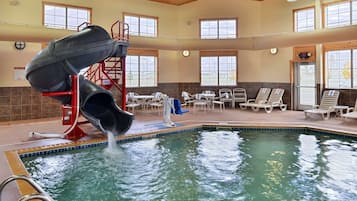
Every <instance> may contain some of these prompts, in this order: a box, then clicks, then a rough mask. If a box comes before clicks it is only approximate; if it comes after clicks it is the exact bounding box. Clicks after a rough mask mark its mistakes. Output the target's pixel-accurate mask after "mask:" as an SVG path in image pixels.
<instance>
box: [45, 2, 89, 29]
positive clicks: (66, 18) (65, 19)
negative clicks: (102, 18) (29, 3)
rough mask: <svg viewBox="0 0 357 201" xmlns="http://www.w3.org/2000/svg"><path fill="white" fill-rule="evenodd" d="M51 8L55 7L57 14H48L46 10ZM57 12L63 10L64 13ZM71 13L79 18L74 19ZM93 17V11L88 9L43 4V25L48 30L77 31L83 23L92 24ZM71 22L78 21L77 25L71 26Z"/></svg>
mask: <svg viewBox="0 0 357 201" xmlns="http://www.w3.org/2000/svg"><path fill="white" fill-rule="evenodd" d="M49 7H53V9H55V11H54V12H55V13H47V9H46V8H49ZM56 10H57V11H60V10H62V13H60V14H58V13H57V14H56ZM71 13H72V14H75V15H77V16H75V17H74V16H72V15H71ZM91 15H92V9H91V8H88V7H81V6H72V5H67V4H56V3H48V2H43V13H42V16H43V25H44V26H45V27H47V28H53V29H67V30H77V28H78V26H79V25H81V24H82V23H84V22H87V23H91ZM49 18H53V19H52V20H49ZM71 21H76V22H75V23H76V25H71V24H72V23H70V22H71Z"/></svg>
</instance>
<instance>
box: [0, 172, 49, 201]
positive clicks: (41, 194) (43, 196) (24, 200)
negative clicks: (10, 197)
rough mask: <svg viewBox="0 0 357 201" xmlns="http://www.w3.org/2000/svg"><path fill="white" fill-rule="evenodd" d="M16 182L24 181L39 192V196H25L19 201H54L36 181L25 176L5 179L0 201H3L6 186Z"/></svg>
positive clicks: (0, 188) (0, 190) (1, 188)
mask: <svg viewBox="0 0 357 201" xmlns="http://www.w3.org/2000/svg"><path fill="white" fill-rule="evenodd" d="M16 180H23V181H25V182H27V183H28V184H30V185H31V186H32V187H33V188H34V189H35V190H36V191H37V192H38V194H31V195H24V196H22V197H21V198H20V199H19V201H27V200H32V199H40V200H43V201H54V200H53V199H52V198H51V197H50V196H49V195H48V194H47V193H46V191H44V190H43V189H42V188H41V186H39V185H38V184H37V183H36V182H35V181H34V180H32V179H31V178H30V177H27V176H23V175H12V176H10V177H8V178H7V179H5V180H4V181H3V182H2V183H1V184H0V201H1V193H2V191H3V189H4V188H5V186H6V185H7V184H9V183H10V182H12V181H16Z"/></svg>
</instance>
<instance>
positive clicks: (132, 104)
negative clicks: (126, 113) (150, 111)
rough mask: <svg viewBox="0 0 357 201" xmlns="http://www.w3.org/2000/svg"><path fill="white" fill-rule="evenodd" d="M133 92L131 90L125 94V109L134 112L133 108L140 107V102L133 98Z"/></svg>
mask: <svg viewBox="0 0 357 201" xmlns="http://www.w3.org/2000/svg"><path fill="white" fill-rule="evenodd" d="M134 94H135V93H133V92H129V93H128V94H127V95H126V105H125V107H126V109H127V110H129V109H131V112H132V113H134V112H135V108H137V107H140V103H138V102H137V100H136V99H133V98H132V96H134Z"/></svg>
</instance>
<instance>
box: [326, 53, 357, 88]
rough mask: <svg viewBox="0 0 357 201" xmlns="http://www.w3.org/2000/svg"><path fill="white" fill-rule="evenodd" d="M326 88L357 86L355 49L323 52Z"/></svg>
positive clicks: (356, 54) (356, 55) (356, 56)
mask: <svg viewBox="0 0 357 201" xmlns="http://www.w3.org/2000/svg"><path fill="white" fill-rule="evenodd" d="M325 57H326V58H325V61H326V67H325V69H326V81H327V83H326V85H327V88H336V89H346V88H347V89H348V88H357V49H344V50H331V51H326V52H325Z"/></svg>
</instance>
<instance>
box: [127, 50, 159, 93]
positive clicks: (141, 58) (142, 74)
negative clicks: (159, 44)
mask: <svg viewBox="0 0 357 201" xmlns="http://www.w3.org/2000/svg"><path fill="white" fill-rule="evenodd" d="M134 57H136V61H137V63H135V64H137V66H131V65H134V64H132V63H131V60H132V58H134ZM157 59H158V58H157V56H153V55H128V56H126V72H125V76H126V77H125V79H126V85H127V86H126V87H129V88H135V87H157V80H158V79H157V75H158V70H157V69H158V67H157ZM150 60H151V61H150ZM150 65H154V66H150ZM133 68H136V69H137V71H135V69H134V70H133ZM150 68H153V70H152V71H150ZM129 73H132V74H129ZM150 73H152V74H153V76H152V77H151V79H144V78H148V77H147V74H150ZM129 77H134V78H135V79H137V80H136V81H135V80H133V79H130V78H129ZM149 78H150V76H149Z"/></svg>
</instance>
